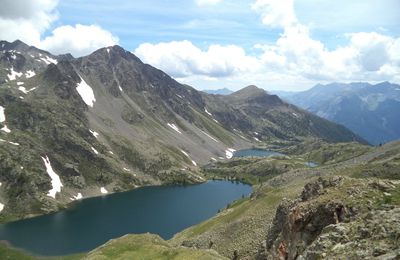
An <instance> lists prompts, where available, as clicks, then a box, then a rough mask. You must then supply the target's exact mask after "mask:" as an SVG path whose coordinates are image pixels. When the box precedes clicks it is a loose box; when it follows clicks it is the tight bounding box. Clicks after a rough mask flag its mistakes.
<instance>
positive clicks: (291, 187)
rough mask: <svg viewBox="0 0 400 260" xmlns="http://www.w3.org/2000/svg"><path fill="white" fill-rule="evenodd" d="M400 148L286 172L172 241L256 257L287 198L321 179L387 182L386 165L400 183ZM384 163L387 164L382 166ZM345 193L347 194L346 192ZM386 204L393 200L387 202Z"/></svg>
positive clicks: (340, 155) (362, 150) (394, 198)
mask: <svg viewBox="0 0 400 260" xmlns="http://www.w3.org/2000/svg"><path fill="white" fill-rule="evenodd" d="M341 146H342V145H341V144H339V145H337V146H335V147H333V148H335V149H334V150H338V151H339V150H340V147H341ZM353 148H354V147H353ZM399 148H400V143H397V144H394V145H388V146H385V147H381V148H375V149H371V150H370V149H368V150H370V152H369V153H366V154H365V149H366V148H365V147H363V146H361V147H360V149H355V150H353V152H351V153H348V155H349V156H350V158H352V159H351V160H348V161H344V157H343V153H337V154H336V155H337V157H335V156H333V157H332V158H331V161H332V160H333V161H334V160H335V159H336V160H338V158H339V159H340V161H343V163H340V164H333V163H332V164H327V165H326V166H321V167H318V168H313V169H307V168H302V169H300V168H298V169H293V170H290V171H287V172H284V173H282V174H280V175H278V176H276V177H274V178H272V179H270V180H268V181H266V182H264V183H263V185H262V186H256V187H255V192H254V194H253V196H252V198H249V199H246V200H244V201H241V202H239V203H234V204H233V205H232V206H231V207H230V208H228V209H226V210H224V211H223V212H221V213H220V214H218V215H217V216H215V217H214V218H212V219H209V220H207V221H205V222H203V223H200V224H199V225H196V226H193V227H190V228H188V229H186V230H184V231H182V232H180V233H178V234H177V235H176V236H175V237H174V238H173V239H172V241H173V242H174V243H175V244H177V245H179V244H182V243H183V244H187V245H195V246H197V247H199V248H204V247H206V246H208V245H209V243H210V241H212V242H213V247H212V248H214V249H215V250H216V251H218V252H219V253H221V254H222V255H224V256H227V257H232V255H233V252H234V251H235V250H237V251H238V253H239V256H241V257H254V256H255V254H256V253H257V248H259V245H260V243H262V241H263V240H264V239H265V237H266V233H267V230H268V227H269V226H270V225H271V222H272V220H273V218H274V216H275V211H276V208H277V206H278V205H279V203H280V202H281V201H282V199H283V198H288V199H293V198H295V197H297V196H298V195H299V194H300V192H301V191H302V189H303V186H304V185H305V183H308V182H310V181H312V180H315V179H317V178H318V177H320V176H335V175H345V176H350V177H353V178H354V177H358V178H362V179H363V178H365V177H368V176H370V175H368V174H366V172H367V173H368V172H373V173H374V176H375V177H380V178H387V175H388V171H387V169H388V166H386V169H382V167H383V168H384V167H385V166H382V165H391V168H390V169H391V171H389V173H390V178H391V179H400V174H399V172H398V170H397V171H396V170H395V169H399V168H400V162H399V161H400V160H399V157H400V153H398V149H399ZM350 150H351V149H350ZM354 152H356V154H361V156H359V157H357V158H356V159H354V158H353V157H354V155H353V154H354ZM382 162H385V163H386V164H382ZM363 169H369V171H366V172H365V171H363ZM374 169H380V170H381V171H380V172H379V171H375V170H374ZM350 183H351V182H350ZM341 192H342V193H343V194H346V193H345V192H343V190H342V191H341ZM336 195H338V194H336ZM373 195H376V194H373ZM380 195H382V194H380ZM398 196H399V192H394V191H393V192H392V197H391V198H390V200H391V202H393V203H397V202H398ZM381 197H382V196H381ZM386 200H389V199H387V198H386ZM353 203H356V202H353Z"/></svg>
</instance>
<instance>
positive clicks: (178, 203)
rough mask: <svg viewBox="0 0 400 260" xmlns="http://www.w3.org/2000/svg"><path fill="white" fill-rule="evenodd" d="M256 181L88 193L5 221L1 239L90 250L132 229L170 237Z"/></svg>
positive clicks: (38, 249) (58, 249)
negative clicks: (50, 210) (54, 208)
mask: <svg viewBox="0 0 400 260" xmlns="http://www.w3.org/2000/svg"><path fill="white" fill-rule="evenodd" d="M250 193H251V187H250V186H248V185H245V184H242V183H232V182H228V181H209V182H207V183H204V184H200V185H191V186H156V187H144V188H139V189H136V190H132V191H128V192H123V193H118V194H111V195H108V196H104V197H96V198H90V199H85V200H82V201H79V202H77V203H76V205H75V206H74V207H73V208H70V209H67V210H64V211H61V212H58V213H55V214H50V215H45V216H40V217H36V218H32V219H27V220H22V221H18V222H13V223H8V224H5V225H0V240H7V241H9V242H10V243H11V245H13V246H15V247H18V248H21V249H25V250H26V251H29V252H32V253H34V254H38V255H42V256H50V255H53V256H54V255H66V254H72V253H78V252H86V251H89V250H91V249H93V248H95V247H97V246H99V245H101V244H104V243H105V242H107V241H108V240H109V239H111V238H116V237H120V236H123V235H125V234H128V233H135V234H140V233H146V232H150V233H154V234H159V235H160V236H161V237H163V238H164V239H169V238H171V237H172V236H173V235H174V234H176V233H177V232H179V231H181V230H183V229H185V228H187V227H189V226H192V225H195V224H197V223H200V222H202V221H204V220H206V219H208V218H210V217H212V216H214V215H215V214H216V213H217V212H218V210H219V209H222V208H224V207H225V206H226V205H227V204H228V203H231V202H232V201H234V200H236V199H239V198H241V197H242V196H243V195H244V196H247V195H249V194H250Z"/></svg>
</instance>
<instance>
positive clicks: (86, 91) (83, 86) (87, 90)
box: [76, 76, 96, 107]
mask: <svg viewBox="0 0 400 260" xmlns="http://www.w3.org/2000/svg"><path fill="white" fill-rule="evenodd" d="M79 77H80V76H79ZM80 78H81V82H80V83H78V85H77V87H76V90H77V91H78V93H79V95H80V96H81V98H82V100H83V102H85V103H86V105H88V106H90V107H93V104H94V102H96V98H95V96H94V92H93V89H92V88H91V87H90V86H89V85H88V84H87V83H86V81H84V80H83V78H82V77H80Z"/></svg>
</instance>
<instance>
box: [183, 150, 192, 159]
mask: <svg viewBox="0 0 400 260" xmlns="http://www.w3.org/2000/svg"><path fill="white" fill-rule="evenodd" d="M181 152H182V153H183V154H184V155H186V157H189V158H190V156H189V154H188V153H187V152H185V151H184V150H181Z"/></svg>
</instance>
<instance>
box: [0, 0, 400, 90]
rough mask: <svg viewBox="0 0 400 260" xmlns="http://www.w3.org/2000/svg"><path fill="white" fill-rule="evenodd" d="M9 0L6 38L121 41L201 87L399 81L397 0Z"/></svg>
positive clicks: (83, 46) (47, 43)
mask: <svg viewBox="0 0 400 260" xmlns="http://www.w3.org/2000/svg"><path fill="white" fill-rule="evenodd" d="M2 1H4V3H3V8H2V9H1V10H0V38H2V39H5V40H15V39H21V40H23V41H25V42H27V43H28V44H31V45H35V46H37V47H39V48H43V49H46V50H49V51H51V52H53V53H55V54H59V53H66V52H70V53H72V54H73V55H74V56H82V55H87V54H89V53H90V52H92V51H94V50H96V49H98V48H100V47H104V46H109V45H113V44H119V45H121V46H122V47H124V48H125V49H127V50H129V51H132V52H133V53H135V54H136V55H137V56H139V58H141V59H142V60H143V61H144V62H146V63H149V64H151V65H153V66H155V67H158V68H160V69H162V70H164V71H166V72H167V73H169V74H170V75H171V76H173V77H174V78H176V79H177V80H178V81H181V82H183V83H187V84H190V85H193V86H194V87H196V88H198V89H205V88H212V89H215V88H222V87H228V88H231V89H234V90H236V89H240V88H242V87H244V86H246V85H250V84H256V85H258V86H260V87H263V88H265V89H268V90H272V89H274V90H275V89H276V90H303V89H307V88H310V87H312V86H313V85H315V84H317V83H329V82H332V81H341V82H352V81H368V82H372V83H374V82H380V81H384V80H387V81H392V82H396V83H400V76H399V75H400V1H399V0H351V1H349V0H336V1H332V0H240V1H239V0H185V1H183V0H176V1H171V0H146V1H128V0H117V1H109V0H30V1H29V2H26V0H2Z"/></svg>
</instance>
